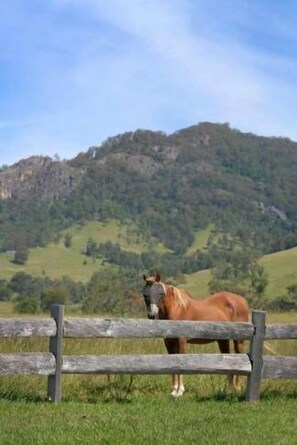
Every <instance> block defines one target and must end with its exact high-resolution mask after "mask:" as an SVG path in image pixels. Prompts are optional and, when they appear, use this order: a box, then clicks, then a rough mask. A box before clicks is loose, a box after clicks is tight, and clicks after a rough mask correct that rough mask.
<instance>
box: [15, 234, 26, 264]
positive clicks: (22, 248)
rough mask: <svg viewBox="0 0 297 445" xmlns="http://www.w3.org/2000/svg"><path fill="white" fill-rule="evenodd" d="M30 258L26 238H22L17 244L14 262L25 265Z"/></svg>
mask: <svg viewBox="0 0 297 445" xmlns="http://www.w3.org/2000/svg"><path fill="white" fill-rule="evenodd" d="M28 257H29V250H28V246H27V241H26V240H25V238H23V237H22V238H21V239H19V240H18V241H17V243H16V250H15V254H14V260H13V262H14V263H15V264H21V265H22V264H25V263H26V262H27V260H28Z"/></svg>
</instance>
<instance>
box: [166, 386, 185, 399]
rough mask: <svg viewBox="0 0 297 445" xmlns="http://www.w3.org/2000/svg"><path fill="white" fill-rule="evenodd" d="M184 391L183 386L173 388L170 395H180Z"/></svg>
mask: <svg viewBox="0 0 297 445" xmlns="http://www.w3.org/2000/svg"><path fill="white" fill-rule="evenodd" d="M184 392H185V388H179V389H174V390H173V391H172V392H171V394H170V395H171V396H172V397H181V396H182V395H183V393H184Z"/></svg>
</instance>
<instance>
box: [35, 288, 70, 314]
mask: <svg viewBox="0 0 297 445" xmlns="http://www.w3.org/2000/svg"><path fill="white" fill-rule="evenodd" d="M68 298H69V293H68V291H67V289H65V288H63V287H50V288H48V289H46V290H45V291H44V292H42V294H41V299H40V300H41V301H40V303H41V308H42V309H43V310H44V311H47V310H49V309H50V307H51V306H52V305H53V304H65V303H66V302H67V300H68Z"/></svg>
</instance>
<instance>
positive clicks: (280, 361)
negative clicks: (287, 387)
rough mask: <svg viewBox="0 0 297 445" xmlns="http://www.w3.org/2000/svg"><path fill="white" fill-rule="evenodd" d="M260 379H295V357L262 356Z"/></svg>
mask: <svg viewBox="0 0 297 445" xmlns="http://www.w3.org/2000/svg"><path fill="white" fill-rule="evenodd" d="M262 377H263V378H267V379H293V378H297V357H288V356H273V357H271V356H264V357H263V369H262Z"/></svg>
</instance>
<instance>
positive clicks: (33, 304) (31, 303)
mask: <svg viewBox="0 0 297 445" xmlns="http://www.w3.org/2000/svg"><path fill="white" fill-rule="evenodd" d="M14 309H15V311H16V312H18V313H20V314H36V312H38V309H39V303H38V301H37V300H35V298H32V297H26V298H22V299H21V300H20V301H18V302H17V303H16V305H15V306H14Z"/></svg>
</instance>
